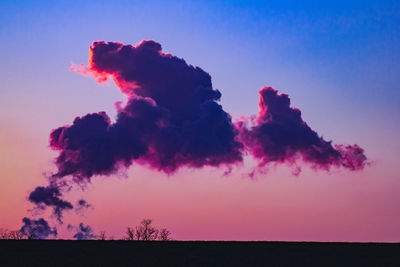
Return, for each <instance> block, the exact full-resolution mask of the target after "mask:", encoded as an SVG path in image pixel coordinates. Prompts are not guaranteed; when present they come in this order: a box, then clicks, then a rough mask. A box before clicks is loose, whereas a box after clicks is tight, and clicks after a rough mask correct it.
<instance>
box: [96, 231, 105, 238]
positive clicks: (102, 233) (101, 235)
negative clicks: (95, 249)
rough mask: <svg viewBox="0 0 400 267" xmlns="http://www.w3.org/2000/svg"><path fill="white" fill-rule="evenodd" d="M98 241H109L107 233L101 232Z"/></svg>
mask: <svg viewBox="0 0 400 267" xmlns="http://www.w3.org/2000/svg"><path fill="white" fill-rule="evenodd" d="M98 237H99V238H98V239H99V240H106V239H107V237H106V231H101V232H100V234H99V235H98Z"/></svg>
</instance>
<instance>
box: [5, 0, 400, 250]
mask: <svg viewBox="0 0 400 267" xmlns="http://www.w3.org/2000/svg"><path fill="white" fill-rule="evenodd" d="M0 40H1V43H0V44H1V45H0V48H1V49H0V60H1V62H2V64H1V65H0V123H1V125H2V126H1V127H0V151H1V152H0V198H1V201H0V228H7V229H18V228H20V227H21V224H22V221H21V220H22V218H23V217H24V216H28V215H29V214H30V213H29V212H28V211H27V210H29V209H32V207H33V206H32V204H30V203H29V202H28V201H27V197H28V195H29V192H31V191H32V189H33V188H35V187H36V186H37V185H44V184H46V179H45V177H44V176H45V175H46V173H49V172H54V171H55V166H54V164H53V161H54V158H55V157H56V156H57V152H55V151H52V150H51V149H50V148H49V144H48V140H49V133H50V132H51V130H52V129H55V128H57V127H59V126H61V125H68V124H71V123H72V121H73V119H74V118H75V117H76V116H82V115H84V114H86V113H93V112H98V111H106V112H107V113H108V114H109V115H110V117H111V118H113V119H114V118H115V116H116V110H115V107H114V103H115V102H116V101H126V97H125V96H124V95H123V94H121V92H120V90H119V89H118V88H117V87H116V86H115V84H114V83H113V82H108V83H105V84H97V83H96V82H94V80H93V79H89V78H87V77H84V76H82V75H78V74H77V73H76V72H73V71H70V66H71V64H74V63H75V64H80V63H83V64H87V61H88V56H89V46H90V45H91V44H92V43H93V42H94V41H98V40H105V41H118V42H122V43H124V44H133V45H135V44H136V43H138V42H140V41H141V40H155V41H156V42H158V43H160V44H161V45H162V48H163V51H164V52H165V53H171V54H173V55H175V56H178V57H180V58H184V59H185V60H186V62H188V63H189V64H192V65H194V66H200V67H201V68H202V69H203V70H205V71H207V72H208V73H209V74H210V75H211V77H212V82H213V86H214V88H216V89H218V90H220V92H221V93H222V98H221V104H222V106H223V108H224V110H226V111H228V112H229V113H230V114H231V115H232V116H233V118H234V119H237V118H239V117H240V116H242V115H246V116H249V115H252V114H256V113H257V112H258V105H257V104H258V97H259V95H258V93H257V92H258V91H259V90H260V89H261V88H262V87H263V86H272V87H273V88H275V89H277V90H279V92H282V93H286V94H288V95H289V96H290V98H291V101H292V105H293V106H295V107H298V108H300V109H301V111H302V117H303V119H304V120H305V121H306V122H307V123H308V124H309V125H310V127H311V128H312V129H314V130H316V131H317V132H318V133H319V134H320V135H322V136H323V137H324V138H325V139H326V140H333V142H334V143H344V144H358V145H359V146H361V147H362V148H364V150H365V153H366V155H367V157H368V159H369V161H370V162H371V164H370V166H368V167H366V168H365V169H364V170H361V171H355V172H351V171H347V170H344V169H340V168H338V169H335V168H333V169H331V171H329V172H327V171H323V170H318V171H315V170H313V169H311V168H309V167H307V166H304V167H302V168H303V171H302V172H301V174H300V175H299V176H294V175H292V172H291V169H290V167H287V166H285V165H279V166H273V165H272V166H269V170H268V172H267V173H265V174H259V175H257V176H256V177H254V178H253V179H250V178H249V177H248V175H247V173H248V172H249V170H250V169H251V168H252V166H254V165H255V163H254V160H253V159H251V158H250V157H247V158H246V159H245V163H244V164H243V166H242V167H240V168H237V169H235V170H234V171H233V172H232V173H231V174H230V175H228V176H224V175H223V173H224V171H225V169H220V168H212V167H206V168H203V169H188V168H183V169H180V170H179V171H178V172H177V173H175V174H174V175H170V176H168V175H166V174H164V173H160V172H157V171H154V170H149V169H146V168H144V167H141V166H137V165H135V166H133V167H130V168H129V169H128V170H126V171H121V172H120V173H118V174H114V175H111V176H100V177H95V178H94V179H93V180H92V182H91V184H89V185H88V186H87V187H86V188H84V190H83V191H82V190H81V189H80V188H74V189H72V191H71V192H69V193H68V197H69V199H79V198H80V197H84V198H85V199H86V200H87V201H88V202H89V203H90V204H92V205H93V208H92V209H89V210H88V211H87V212H86V213H85V215H84V216H78V215H76V214H74V213H73V212H69V213H66V214H65V218H64V219H65V221H66V222H68V223H73V224H78V223H79V222H84V223H85V224H89V225H91V226H92V228H93V229H94V230H95V231H97V232H99V231H102V230H105V231H106V232H107V233H108V235H112V236H114V237H116V238H119V237H122V235H124V232H125V229H126V227H128V226H134V225H137V224H138V223H139V222H140V220H141V219H142V218H152V219H153V220H154V224H155V225H156V226H159V227H166V228H168V229H169V230H170V231H171V232H172V236H173V238H175V239H178V240H282V241H381V242H393V241H397V242H399V241H400V228H399V227H398V221H399V220H400V207H399V206H398V205H397V203H399V201H400V194H399V192H400V167H399V164H398V154H397V153H398V151H399V149H400V141H399V139H398V132H399V130H400V116H399V114H400V75H399V74H400V73H399V72H400V49H399V47H400V4H399V2H398V1H389V0H388V1H372V0H367V1H168V3H166V2H165V1H73V2H71V1H57V2H54V1H1V3H0ZM50 222H51V224H53V225H56V224H57V222H56V220H55V219H54V218H53V219H52V220H50ZM63 228H65V225H64V226H62V227H59V229H60V231H59V232H60V237H61V238H70V237H71V235H72V234H71V233H69V232H68V231H67V230H66V229H63Z"/></svg>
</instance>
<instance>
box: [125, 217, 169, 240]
mask: <svg viewBox="0 0 400 267" xmlns="http://www.w3.org/2000/svg"><path fill="white" fill-rule="evenodd" d="M152 222H153V220H151V219H143V220H142V221H141V222H140V224H139V225H138V226H136V227H135V229H133V228H130V227H128V229H127V231H126V234H127V236H126V237H125V238H124V239H125V240H142V241H154V240H162V241H167V240H171V238H170V235H171V233H170V232H169V231H168V230H167V229H165V228H163V229H161V230H158V229H157V228H155V227H154V226H153V225H152Z"/></svg>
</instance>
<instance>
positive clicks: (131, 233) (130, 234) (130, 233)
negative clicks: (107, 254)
mask: <svg viewBox="0 0 400 267" xmlns="http://www.w3.org/2000/svg"><path fill="white" fill-rule="evenodd" d="M126 234H127V237H126V238H124V239H125V240H135V237H136V235H135V230H133V229H132V228H130V227H128V229H127V230H126ZM137 240H139V239H137Z"/></svg>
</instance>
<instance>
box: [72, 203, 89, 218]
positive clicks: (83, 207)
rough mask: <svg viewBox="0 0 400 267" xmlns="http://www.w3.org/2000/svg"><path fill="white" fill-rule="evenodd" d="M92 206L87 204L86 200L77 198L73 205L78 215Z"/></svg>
mask: <svg viewBox="0 0 400 267" xmlns="http://www.w3.org/2000/svg"><path fill="white" fill-rule="evenodd" d="M90 208H92V205H91V204H89V203H88V202H87V201H86V200H84V199H79V200H78V201H77V203H76V205H75V212H76V213H77V214H78V215H81V216H83V215H84V213H85V211H86V210H88V209H90Z"/></svg>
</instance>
